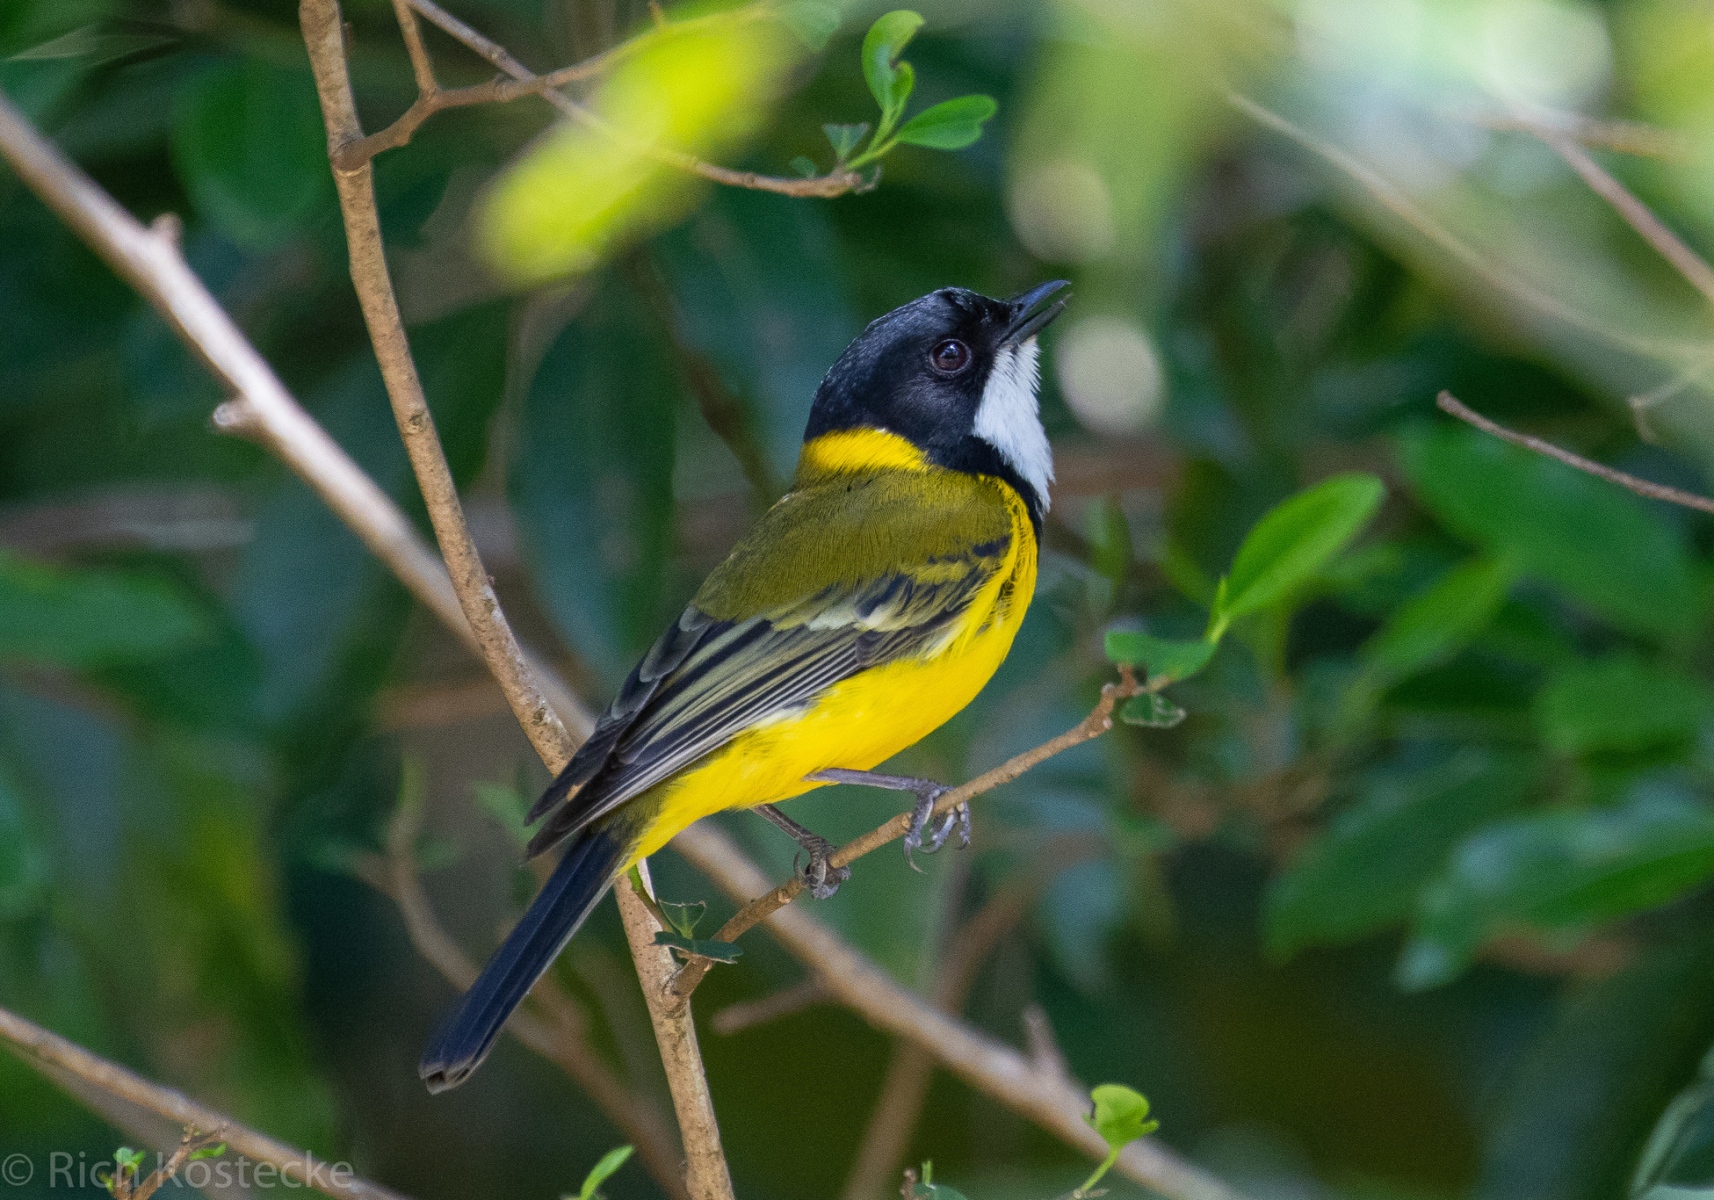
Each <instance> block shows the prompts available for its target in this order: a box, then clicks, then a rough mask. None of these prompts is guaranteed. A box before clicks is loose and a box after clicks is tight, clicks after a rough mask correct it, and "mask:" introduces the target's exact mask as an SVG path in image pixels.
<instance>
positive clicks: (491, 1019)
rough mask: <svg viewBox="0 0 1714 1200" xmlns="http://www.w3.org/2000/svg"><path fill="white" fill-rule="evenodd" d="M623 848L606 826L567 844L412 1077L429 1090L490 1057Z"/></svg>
mask: <svg viewBox="0 0 1714 1200" xmlns="http://www.w3.org/2000/svg"><path fill="white" fill-rule="evenodd" d="M627 849H628V844H627V842H626V840H625V839H624V838H622V837H621V836H619V834H618V831H616V830H614V829H612V828H610V827H603V826H597V827H595V828H593V829H589V830H586V831H585V832H584V833H583V835H582V836H581V837H579V838H578V839H577V840H576V841H575V842H573V843H572V844H571V847H570V848H569V849H568V850H567V851H566V852H565V857H564V858H562V859H560V863H559V866H557V867H555V868H554V872H553V874H552V875H550V876H549V877H548V881H547V883H545V884H544V885H543V886H542V890H541V892H540V893H538V894H537V896H536V898H535V900H534V901H532V902H531V904H530V907H529V909H528V911H526V912H525V913H524V915H523V918H522V919H521V920H520V921H519V922H518V924H517V925H516V926H515V927H514V928H513V929H512V932H511V933H509V934H507V935H506V940H505V942H504V943H503V944H502V945H501V947H500V948H499V949H498V950H496V951H495V952H494V957H493V958H491V959H489V960H488V965H487V966H485V967H483V968H482V974H481V975H480V976H478V977H477V980H476V982H475V983H474V984H472V985H471V988H470V990H469V991H468V992H466V993H465V994H464V998H463V999H462V1000H460V1001H459V1002H458V1007H457V1008H456V1009H454V1010H453V1012H452V1015H451V1016H449V1017H447V1018H446V1020H445V1021H444V1022H442V1024H441V1027H440V1029H439V1030H438V1031H437V1032H436V1033H435V1035H434V1038H433V1040H432V1041H430V1042H429V1044H428V1049H426V1050H424V1051H423V1057H422V1061H421V1062H420V1063H418V1064H417V1074H418V1075H420V1076H421V1077H422V1080H423V1082H424V1083H426V1084H427V1085H428V1090H429V1091H431V1092H444V1091H446V1090H447V1089H449V1088H455V1087H457V1086H458V1085H459V1084H461V1083H463V1082H464V1081H465V1080H466V1079H468V1078H470V1074H471V1072H473V1071H475V1070H476V1068H477V1067H479V1066H480V1065H481V1064H482V1060H483V1059H484V1058H487V1057H488V1051H490V1050H491V1049H493V1048H494V1041H495V1039H496V1038H498V1037H499V1036H500V1027H501V1026H502V1025H504V1024H505V1023H506V1018H507V1017H509V1016H511V1015H512V1010H513V1009H514V1008H517V1007H518V1005H519V1004H520V1003H522V1002H523V999H524V997H525V996H526V995H528V994H529V991H530V988H531V987H533V986H535V982H536V980H538V979H540V978H541V977H542V973H543V972H545V971H546V970H547V969H548V967H549V966H551V965H552V964H553V960H554V959H555V958H557V957H558V956H559V952H560V951H561V950H563V949H564V948H565V944H566V943H567V942H569V941H570V940H571V936H572V934H574V933H576V932H577V928H578V926H580V925H582V924H583V919H584V918H585V917H587V916H588V915H589V912H590V910H591V909H593V908H594V907H595V905H596V902H597V901H599V900H600V899H601V897H602V896H603V895H604V894H606V891H607V887H608V885H609V884H611V883H612V882H613V875H614V872H616V871H617V870H618V868H619V864H620V863H622V862H624V861H625V853H626V851H627Z"/></svg>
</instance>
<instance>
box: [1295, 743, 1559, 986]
mask: <svg viewBox="0 0 1714 1200" xmlns="http://www.w3.org/2000/svg"><path fill="white" fill-rule="evenodd" d="M1535 780H1536V771H1535V770H1534V769H1533V768H1532V767H1530V766H1528V765H1526V764H1525V763H1524V762H1523V761H1522V760H1501V761H1497V762H1496V761H1490V760H1488V759H1486V758H1485V757H1484V756H1482V755H1480V754H1476V753H1469V754H1465V755H1462V756H1460V757H1459V758H1456V759H1454V760H1453V761H1452V762H1450V763H1447V764H1446V765H1444V766H1442V767H1440V768H1437V769H1434V770H1431V771H1427V772H1424V771H1421V770H1420V769H1411V770H1409V771H1400V772H1397V773H1394V774H1389V775H1385V776H1379V777H1376V778H1372V779H1370V780H1367V781H1365V786H1364V789H1363V792H1362V794H1361V796H1360V797H1359V798H1358V799H1357V801H1356V803H1354V804H1352V805H1351V806H1350V807H1349V808H1346V809H1345V810H1344V811H1343V812H1341V813H1340V814H1339V815H1338V816H1337V817H1336V818H1335V819H1334V820H1333V823H1332V824H1331V825H1330V826H1329V827H1328V828H1327V829H1326V830H1325V831H1324V832H1323V833H1321V834H1320V836H1318V837H1316V838H1315V839H1314V840H1313V841H1311V842H1310V843H1309V844H1308V846H1306V847H1305V848H1304V850H1303V851H1302V853H1300V854H1299V855H1298V857H1297V858H1296V859H1294V860H1293V861H1292V863H1291V865H1290V866H1289V867H1287V868H1286V870H1285V871H1284V873H1283V874H1281V875H1280V876H1279V877H1278V878H1277V879H1276V880H1275V881H1274V883H1273V885H1272V887H1270V888H1269V890H1268V896H1267V903H1266V906H1265V910H1264V911H1265V916H1264V924H1265V929H1266V935H1267V945H1268V952H1269V954H1270V955H1272V956H1273V957H1274V958H1276V959H1281V958H1285V957H1287V956H1289V955H1291V954H1292V953H1294V952H1295V951H1297V950H1299V949H1301V948H1303V947H1304V946H1312V945H1341V944H1344V943H1348V942H1354V941H1357V940H1358V939H1360V938H1363V937H1367V936H1368V935H1370V934H1372V933H1375V932H1376V931H1378V930H1381V929H1384V928H1386V927H1387V926H1388V925H1392V924H1394V923H1396V922H1399V921H1403V920H1405V919H1406V918H1408V917H1409V916H1410V915H1411V910H1412V908H1413V907H1414V905H1415V903H1416V899H1417V894H1418V893H1419V892H1420V891H1421V890H1422V888H1423V887H1424V886H1425V885H1426V884H1428V883H1429V882H1430V881H1431V880H1432V879H1433V878H1434V877H1435V875H1436V874H1437V873H1439V872H1440V871H1441V870H1442V869H1443V868H1444V866H1445V864H1446V860H1447V858H1448V857H1449V856H1450V855H1451V853H1452V851H1453V849H1454V847H1456V846H1457V845H1458V843H1459V842H1460V841H1462V840H1463V839H1464V838H1465V837H1467V836H1468V835H1470V834H1472V833H1474V832H1475V831H1476V830H1477V829H1480V828H1481V827H1483V826H1484V825H1487V824H1489V823H1490V822H1492V821H1493V820H1495V819H1496V818H1498V817H1501V816H1503V815H1504V814H1506V813H1507V812H1509V811H1510V810H1512V809H1514V808H1516V807H1518V806H1519V805H1520V804H1521V803H1522V802H1523V801H1524V799H1525V797H1526V796H1527V795H1528V793H1529V790H1530V788H1531V787H1532V786H1533V785H1534V783H1535Z"/></svg>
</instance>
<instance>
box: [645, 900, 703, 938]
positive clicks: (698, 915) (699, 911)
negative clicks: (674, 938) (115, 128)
mask: <svg viewBox="0 0 1714 1200" xmlns="http://www.w3.org/2000/svg"><path fill="white" fill-rule="evenodd" d="M656 903H657V904H658V905H659V906H660V910H661V913H662V915H663V916H665V917H666V919H667V924H669V925H671V926H672V927H673V928H674V929H676V930H678V931H679V932H680V933H682V934H684V936H685V937H695V936H696V927H697V925H699V924H700V923H701V922H702V918H703V917H704V916H705V915H706V914H707V912H708V901H706V900H692V901H690V902H689V903H687V904H674V903H673V902H672V901H670V900H658V901H656Z"/></svg>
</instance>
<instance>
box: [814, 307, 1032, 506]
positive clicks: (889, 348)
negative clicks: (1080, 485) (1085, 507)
mask: <svg viewBox="0 0 1714 1200" xmlns="http://www.w3.org/2000/svg"><path fill="white" fill-rule="evenodd" d="M1064 286H1066V285H1065V282H1064V281H1063V280H1057V281H1055V282H1053V283H1044V284H1042V285H1041V286H1040V287H1036V288H1031V289H1030V290H1029V291H1027V292H1025V293H1023V294H1022V295H1020V296H1016V297H1014V298H1013V299H1011V300H994V299H991V298H990V297H988V296H983V295H980V294H978V293H976V292H972V291H967V290H966V289H964V288H942V289H940V290H939V291H938V292H930V293H929V294H928V295H926V296H924V297H922V298H921V299H920V300H913V301H911V302H910V303H909V304H907V305H905V306H904V307H903V308H896V309H894V310H893V311H892V312H890V313H888V314H887V315H886V316H884V317H881V318H880V319H879V320H876V321H875V322H873V323H872V324H871V325H870V326H869V327H868V328H867V329H865V330H864V331H863V332H862V333H861V334H859V335H858V337H857V339H856V340H855V341H853V342H852V343H851V344H850V345H849V346H847V347H846V348H845V353H843V354H841V355H840V356H839V361H838V362H836V363H834V364H833V367H832V368H831V369H830V370H829V371H828V372H827V377H826V378H825V379H823V380H822V381H821V387H820V388H818V389H817V390H816V393H815V405H814V407H813V408H812V409H811V410H810V414H809V428H808V429H807V430H806V431H805V433H804V440H805V441H809V440H812V439H814V438H818V437H821V436H822V435H824V434H829V433H838V432H842V431H845V430H853V429H881V430H885V431H887V432H889V433H895V434H898V435H899V436H900V437H903V438H906V439H908V440H909V441H911V442H912V443H913V444H915V445H916V446H917V447H918V448H919V449H920V450H922V452H923V453H924V454H925V455H926V456H927V457H928V459H929V461H931V462H934V463H936V464H938V465H940V466H943V467H950V468H952V469H954V470H960V471H971V472H975V473H979V474H984V475H995V476H998V477H1000V478H1002V479H1005V480H1006V481H1007V482H1008V483H1010V484H1011V485H1012V486H1013V487H1014V488H1016V489H1017V490H1018V493H1019V494H1020V495H1021V496H1023V498H1024V500H1025V501H1026V502H1027V503H1028V504H1029V505H1030V508H1031V511H1032V513H1033V514H1034V516H1035V518H1036V519H1037V521H1038V522H1039V521H1040V518H1041V515H1042V514H1043V513H1045V512H1046V511H1047V506H1048V494H1047V492H1048V485H1049V484H1050V483H1052V482H1053V452H1052V451H1051V450H1050V449H1049V448H1048V442H1047V433H1046V431H1044V430H1043V429H1042V424H1041V417H1040V415H1039V413H1038V410H1037V406H1036V384H1037V381H1038V374H1037V367H1036V358H1037V347H1036V340H1035V339H1036V334H1038V333H1039V332H1041V330H1042V329H1043V328H1044V327H1045V326H1046V325H1047V324H1048V322H1049V321H1052V320H1053V319H1054V318H1055V317H1057V316H1058V315H1059V314H1060V312H1061V310H1063V309H1064V307H1065V300H1064V299H1063V298H1062V299H1058V300H1053V301H1051V302H1049V298H1050V297H1051V296H1052V295H1053V294H1054V293H1055V292H1057V291H1059V289H1061V288H1063V287H1064Z"/></svg>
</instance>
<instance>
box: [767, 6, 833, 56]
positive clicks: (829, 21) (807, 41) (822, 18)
mask: <svg viewBox="0 0 1714 1200" xmlns="http://www.w3.org/2000/svg"><path fill="white" fill-rule="evenodd" d="M774 11H775V12H776V13H777V14H778V15H779V18H780V21H781V22H782V23H783V24H784V25H785V27H786V28H787V29H789V30H791V31H792V32H793V33H794V34H796V35H797V37H798V39H799V40H800V41H802V42H803V44H804V45H806V46H808V47H809V48H810V49H811V50H815V51H818V52H819V51H821V50H825V49H826V48H827V39H828V38H830V37H832V36H833V35H834V33H835V32H837V31H838V29H839V23H840V13H839V6H838V5H837V4H828V3H825V2H824V0H793V2H792V3H790V4H782V5H781V6H780V7H779V8H777V9H775V10H774Z"/></svg>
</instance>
